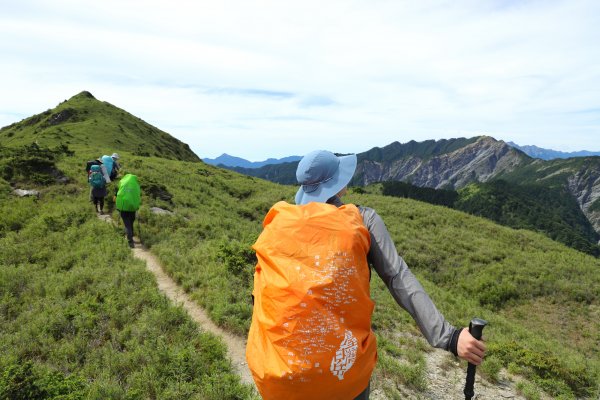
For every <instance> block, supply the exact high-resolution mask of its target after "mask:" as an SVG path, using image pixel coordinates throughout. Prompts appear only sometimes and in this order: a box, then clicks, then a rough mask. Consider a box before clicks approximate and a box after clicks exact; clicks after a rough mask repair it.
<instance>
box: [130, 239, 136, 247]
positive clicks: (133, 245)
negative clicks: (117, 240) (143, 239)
mask: <svg viewBox="0 0 600 400" xmlns="http://www.w3.org/2000/svg"><path fill="white" fill-rule="evenodd" d="M129 247H131V248H132V249H133V248H135V243H133V240H132V241H131V242H129Z"/></svg>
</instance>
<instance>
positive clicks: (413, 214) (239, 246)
mask: <svg viewBox="0 0 600 400" xmlns="http://www.w3.org/2000/svg"><path fill="white" fill-rule="evenodd" d="M128 163H129V165H130V166H131V168H132V169H133V170H134V171H133V172H135V173H136V174H138V175H139V176H141V177H142V181H143V180H146V181H147V185H148V186H152V187H155V188H156V187H157V186H159V187H160V188H159V189H160V190H155V191H154V192H159V193H162V194H163V198H169V200H168V201H167V200H164V199H161V198H160V196H158V195H157V196H155V198H152V196H150V198H149V199H148V201H149V205H150V204H153V205H158V206H160V207H162V208H165V209H168V210H170V211H173V212H174V213H175V214H174V215H171V216H165V215H155V214H150V213H148V212H147V211H145V210H143V211H142V213H141V216H142V220H143V223H142V236H143V240H144V241H145V243H146V244H148V245H149V246H151V247H152V251H153V252H154V253H155V254H157V255H158V256H159V258H160V259H161V261H162V262H163V264H164V265H165V266H166V268H167V270H168V272H169V273H170V274H171V275H172V276H173V277H174V278H175V279H176V280H177V281H178V282H179V283H180V284H181V285H182V286H183V287H184V288H185V289H186V290H187V291H189V292H190V293H191V294H192V295H193V297H194V298H195V299H196V300H197V301H198V303H200V304H201V305H202V306H203V307H205V308H206V309H207V310H208V312H209V313H210V315H211V317H212V318H213V319H214V320H215V321H216V322H217V323H218V324H219V325H221V326H223V327H225V328H227V329H229V330H231V331H233V332H236V333H238V334H241V335H245V334H246V332H247V329H248V326H249V323H250V316H251V312H252V306H251V301H250V293H251V285H252V274H253V268H254V263H255V257H254V254H253V252H252V250H251V249H250V246H251V245H252V243H253V242H254V241H255V240H256V238H257V237H258V235H259V233H260V230H261V222H262V218H263V216H264V215H265V213H266V212H267V210H268V209H269V207H270V206H271V205H272V204H273V203H275V202H276V201H279V200H286V201H291V200H292V198H293V195H294V193H295V190H296V188H295V187H292V186H281V185H276V184H272V183H269V182H265V181H262V180H259V179H256V178H252V177H248V176H243V175H238V174H236V173H234V172H231V171H227V170H221V169H218V168H214V167H211V166H208V165H204V164H198V163H183V162H173V161H170V160H163V159H142V158H137V159H135V160H133V159H132V160H129V161H128ZM167 193H168V196H165V194H167ZM347 201H350V202H353V203H356V204H360V205H365V206H370V207H373V208H375V209H376V210H378V212H379V213H380V215H381V216H382V217H383V218H384V221H386V223H387V225H388V228H389V230H390V233H391V234H392V237H393V238H394V241H395V242H396V243H397V244H398V251H399V253H400V254H401V255H403V257H404V258H405V259H406V261H407V262H408V264H409V266H411V268H412V269H413V271H415V273H416V274H417V276H419V278H420V279H421V280H422V281H423V283H424V285H425V287H426V288H427V289H428V291H429V292H430V293H431V295H432V297H433V298H434V299H435V301H436V304H437V305H438V306H439V308H440V309H441V310H442V311H443V312H444V314H445V315H446V316H447V318H448V319H449V320H450V321H451V322H452V323H453V324H455V325H457V326H461V325H465V324H467V323H468V321H469V320H470V318H471V317H472V316H475V315H477V316H480V317H482V318H485V319H487V320H489V321H490V322H491V329H489V331H488V332H486V334H487V336H488V338H489V343H490V352H489V356H488V359H487V361H486V364H487V367H484V368H483V370H484V371H485V370H486V368H488V367H489V369H490V370H489V371H488V374H489V375H490V377H491V379H493V378H494V376H495V374H496V373H497V369H498V368H500V367H506V368H508V369H509V370H510V371H511V372H514V373H516V374H519V375H522V376H525V377H526V378H527V379H528V380H529V381H530V382H531V385H535V386H536V388H537V389H538V390H540V391H541V390H543V391H545V392H547V393H548V394H550V395H551V396H554V397H557V398H574V397H575V396H579V397H591V396H593V395H595V393H596V392H597V390H598V376H599V375H598V371H599V355H598V349H599V346H598V344H599V343H600V336H599V335H600V327H599V326H598V320H599V319H598V296H599V294H600V293H599V290H600V262H599V261H598V260H597V259H595V258H593V257H590V256H587V255H585V254H583V253H580V252H577V251H575V250H572V249H569V248H567V247H565V246H563V245H561V244H558V243H556V242H553V241H552V240H550V239H547V238H545V237H543V236H541V235H539V234H535V233H532V232H529V231H525V230H513V229H509V228H505V227H501V226H498V225H496V224H493V223H491V222H489V221H487V220H484V219H482V218H477V217H472V216H468V215H466V214H464V213H461V212H457V211H453V210H450V209H447V208H445V207H435V206H431V205H428V204H425V203H420V202H416V201H411V200H407V199H390V198H389V197H383V196H379V195H374V194H368V193H365V194H357V193H354V194H351V195H350V196H349V197H348V198H347ZM372 295H373V297H374V298H375V300H376V302H377V304H378V305H377V308H376V312H375V315H374V319H373V327H374V329H375V331H376V332H377V334H378V337H379V338H380V342H381V343H382V344H383V345H382V347H381V349H382V351H381V352H380V363H379V367H378V371H377V375H376V377H375V379H374V387H382V388H383V389H384V390H385V391H386V393H390V396H391V394H392V393H394V389H395V386H396V385H401V384H403V385H412V386H414V387H415V388H417V389H419V388H422V387H424V385H426V382H425V381H424V378H423V376H424V374H423V371H422V369H423V358H422V354H423V350H422V349H421V346H418V345H415V344H414V342H413V341H412V340H408V343H407V342H406V339H402V340H400V339H399V338H398V335H397V333H398V332H411V333H415V332H418V331H417V329H416V327H415V325H414V322H413V321H412V319H411V318H410V316H409V315H408V314H407V313H406V312H404V311H403V310H401V309H400V308H399V307H398V306H397V305H396V304H395V303H394V301H393V299H392V297H391V296H390V295H389V293H388V292H387V289H386V288H384V286H383V284H382V282H381V281H380V280H379V279H378V278H374V279H373V280H372ZM573 327H577V329H573ZM415 353H416V354H415ZM415 360H420V361H415Z"/></svg>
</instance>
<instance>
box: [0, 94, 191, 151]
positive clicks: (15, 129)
mask: <svg viewBox="0 0 600 400" xmlns="http://www.w3.org/2000/svg"><path fill="white" fill-rule="evenodd" d="M34 141H35V142H36V143H37V144H38V145H40V146H43V147H56V146H58V145H59V144H63V145H66V146H68V147H69V148H71V149H72V150H75V151H77V152H78V154H80V155H82V156H84V157H85V158H87V159H95V158H97V157H99V156H101V155H102V154H108V155H110V154H112V153H113V152H115V151H117V150H119V151H127V152H130V153H133V154H138V155H141V156H159V157H163V158H170V159H177V160H188V161H197V160H199V158H198V156H196V155H195V154H194V153H193V152H192V151H191V150H190V148H189V146H188V145H187V144H185V143H182V142H181V141H179V140H177V139H175V138H174V137H172V136H171V135H169V134H167V133H166V132H163V131H161V130H160V129H158V128H156V127H154V126H152V125H150V124H148V123H146V122H144V121H143V120H141V119H140V118H137V117H135V116H133V115H131V114H129V113H128V112H126V111H124V110H122V109H120V108H118V107H115V106H113V105H112V104H110V103H107V102H104V101H99V100H97V99H95V98H94V97H93V96H92V95H91V94H90V93H89V92H81V93H79V94H78V95H75V96H73V97H71V98H70V99H68V100H65V101H63V102H62V103H60V104H59V105H58V106H56V107H55V108H53V109H49V110H46V111H44V112H42V113H40V114H36V115H34V116H32V117H29V118H26V119H24V120H23V121H20V122H17V123H14V124H11V125H9V126H6V127H3V128H2V129H1V130H0V145H1V146H5V147H9V146H10V147H17V146H22V145H26V144H30V143H32V142H34ZM117 152H118V151H117Z"/></svg>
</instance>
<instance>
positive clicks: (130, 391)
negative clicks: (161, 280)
mask: <svg viewBox="0 0 600 400" xmlns="http://www.w3.org/2000/svg"><path fill="white" fill-rule="evenodd" d="M76 161H77V162H76ZM79 161H80V160H76V159H67V161H66V163H65V162H63V163H61V165H60V168H61V169H62V170H64V171H76V170H77V169H76V168H74V166H75V165H77V166H78V162H79ZM71 178H74V175H71ZM75 181H76V182H77V183H73V184H66V185H49V186H45V187H40V186H37V188H38V189H40V190H41V192H42V195H41V198H40V199H39V200H37V199H33V198H16V197H13V196H11V195H9V194H8V193H9V192H8V191H9V186H8V185H7V182H5V181H3V180H2V179H0V215H2V223H1V224H0V248H1V249H2V251H1V252H0V299H1V300H0V326H1V327H2V329H0V398H1V399H51V398H60V399H84V398H85V399H107V398H110V399H148V398H160V399H181V398H202V399H247V398H251V397H252V396H253V395H252V389H250V388H248V387H244V386H243V385H241V384H240V382H239V378H238V377H237V375H236V374H235V373H234V372H233V371H232V368H231V366H230V365H229V363H228V361H226V356H225V354H226V353H225V348H224V345H223V344H222V343H221V342H220V341H219V340H217V339H216V338H215V337H214V336H212V335H209V334H207V333H203V332H200V331H198V330H197V327H196V325H195V324H194V323H192V322H191V320H190V319H189V317H188V316H187V315H186V314H185V312H184V311H183V310H182V309H181V308H178V307H174V306H172V305H170V303H169V302H168V300H167V299H166V298H165V297H164V296H163V295H162V294H160V293H159V291H158V289H157V287H156V283H155V281H154V277H153V276H152V275H151V274H150V273H149V272H147V271H146V270H145V267H144V265H143V263H142V262H140V261H138V260H135V259H133V258H132V255H131V252H130V251H129V249H128V247H127V246H126V243H125V241H124V239H123V237H122V233H121V232H120V231H117V230H115V228H113V227H112V226H110V225H109V224H106V223H104V222H101V221H99V220H98V219H97V218H96V217H95V215H94V214H93V213H92V207H91V206H90V205H89V203H87V201H86V199H87V193H88V192H87V188H86V187H85V186H84V185H83V182H79V179H75ZM84 188H85V189H84Z"/></svg>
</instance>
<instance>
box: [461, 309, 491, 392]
mask: <svg viewBox="0 0 600 400" xmlns="http://www.w3.org/2000/svg"><path fill="white" fill-rule="evenodd" d="M486 325H487V321H485V320H483V319H479V318H473V319H472V320H471V323H469V333H470V334H471V335H472V336H473V337H474V338H475V339H477V340H481V335H482V334H483V328H485V326H486ZM476 368H477V366H476V365H475V364H471V363H469V366H468V367H467V381H466V383H465V390H464V393H465V400H471V399H472V398H473V396H475V391H474V390H473V386H474V385H475V369H476Z"/></svg>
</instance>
